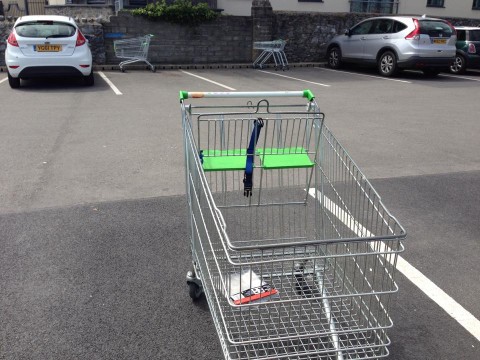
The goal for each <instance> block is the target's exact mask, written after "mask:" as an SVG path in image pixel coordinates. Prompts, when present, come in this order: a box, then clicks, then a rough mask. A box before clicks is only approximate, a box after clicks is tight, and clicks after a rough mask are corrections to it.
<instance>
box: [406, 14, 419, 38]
mask: <svg viewBox="0 0 480 360" xmlns="http://www.w3.org/2000/svg"><path fill="white" fill-rule="evenodd" d="M413 24H414V25H415V29H414V30H413V31H412V32H411V33H410V34H408V35H407V36H405V39H406V40H418V39H419V38H420V24H419V23H418V20H417V19H413Z"/></svg>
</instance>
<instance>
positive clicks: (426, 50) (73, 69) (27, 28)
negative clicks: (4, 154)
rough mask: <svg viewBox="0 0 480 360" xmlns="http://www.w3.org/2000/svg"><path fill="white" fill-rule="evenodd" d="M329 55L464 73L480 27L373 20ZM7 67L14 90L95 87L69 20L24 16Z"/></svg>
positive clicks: (336, 62)
mask: <svg viewBox="0 0 480 360" xmlns="http://www.w3.org/2000/svg"><path fill="white" fill-rule="evenodd" d="M326 55H327V62H328V65H329V66H330V67H331V68H333V69H338V68H340V67H341V66H343V65H344V64H347V63H357V64H363V65H372V66H376V67H377V69H378V72H379V73H380V75H382V76H387V77H388V76H394V75H395V74H397V73H398V72H399V71H400V70H403V69H417V70H422V71H423V72H424V74H425V75H426V76H435V75H437V74H439V73H440V72H441V71H450V72H452V73H454V74H462V73H464V72H465V71H466V69H467V68H480V27H454V26H452V25H451V24H450V23H449V22H447V21H445V20H442V19H436V18H429V17H426V16H422V17H412V16H381V17H374V18H370V19H366V20H363V21H361V22H360V23H358V24H356V25H355V26H353V27H352V28H350V29H347V30H346V31H345V34H343V35H338V36H335V37H334V38H333V39H332V40H331V41H330V42H329V43H328V45H327V54H326ZM5 63H6V65H7V70H8V81H9V84H10V86H11V87H12V88H18V87H19V86H20V80H21V79H28V78H32V77H40V76H41V77H52V76H62V77H63V76H76V77H81V78H83V79H84V81H85V84H87V85H93V83H94V76H93V65H92V53H91V51H90V47H89V44H88V40H87V39H86V38H85V36H84V35H83V34H82V32H81V31H80V29H79V28H78V26H77V24H76V23H75V21H74V20H73V19H72V18H70V17H66V16H51V15H36V16H23V17H20V18H19V19H18V20H17V21H16V22H15V24H14V26H13V30H12V32H11V33H10V35H9V37H8V39H7V47H6V50H5Z"/></svg>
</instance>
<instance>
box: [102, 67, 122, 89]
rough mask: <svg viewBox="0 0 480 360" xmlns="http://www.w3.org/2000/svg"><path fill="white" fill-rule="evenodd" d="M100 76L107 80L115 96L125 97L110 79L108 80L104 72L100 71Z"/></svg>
mask: <svg viewBox="0 0 480 360" xmlns="http://www.w3.org/2000/svg"><path fill="white" fill-rule="evenodd" d="M98 75H100V76H101V77H102V79H103V80H105V82H106V83H107V84H108V86H110V88H111V89H112V90H113V92H114V93H115V94H117V95H123V94H122V93H121V92H120V90H118V88H117V87H116V86H115V85H114V84H113V83H112V81H111V80H110V79H109V78H107V76H106V75H105V74H104V73H103V72H102V71H98Z"/></svg>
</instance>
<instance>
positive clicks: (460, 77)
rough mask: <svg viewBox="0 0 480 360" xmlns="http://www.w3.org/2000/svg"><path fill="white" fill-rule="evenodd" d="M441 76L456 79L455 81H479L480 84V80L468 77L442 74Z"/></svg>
mask: <svg viewBox="0 0 480 360" xmlns="http://www.w3.org/2000/svg"><path fill="white" fill-rule="evenodd" d="M439 76H442V77H451V78H454V79H463V80H470V81H479V82H480V79H476V78H471V77H467V76H459V75H447V74H440V75H439Z"/></svg>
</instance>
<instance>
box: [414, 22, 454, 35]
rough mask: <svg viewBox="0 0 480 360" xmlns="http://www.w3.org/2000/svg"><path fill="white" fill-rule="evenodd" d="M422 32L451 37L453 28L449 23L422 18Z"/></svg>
mask: <svg viewBox="0 0 480 360" xmlns="http://www.w3.org/2000/svg"><path fill="white" fill-rule="evenodd" d="M419 24H420V33H421V34H425V35H428V36H430V37H450V36H452V34H453V30H452V28H451V27H450V25H448V24H447V23H445V22H443V21H437V20H421V21H419Z"/></svg>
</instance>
